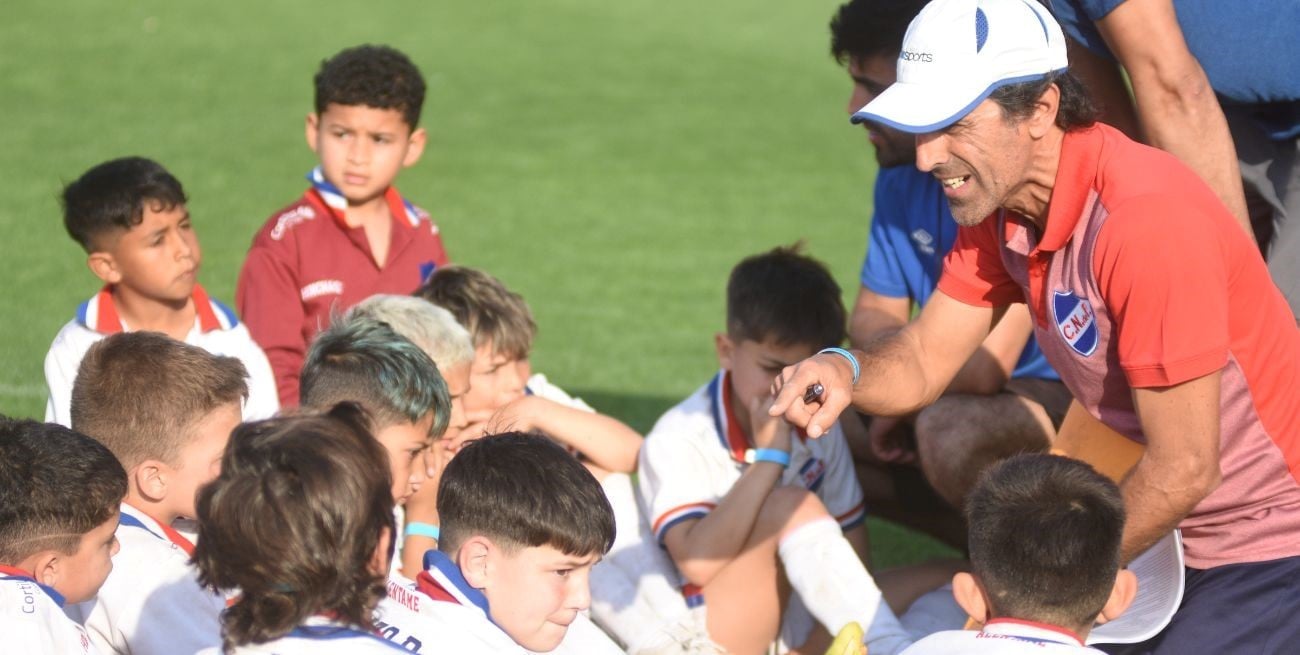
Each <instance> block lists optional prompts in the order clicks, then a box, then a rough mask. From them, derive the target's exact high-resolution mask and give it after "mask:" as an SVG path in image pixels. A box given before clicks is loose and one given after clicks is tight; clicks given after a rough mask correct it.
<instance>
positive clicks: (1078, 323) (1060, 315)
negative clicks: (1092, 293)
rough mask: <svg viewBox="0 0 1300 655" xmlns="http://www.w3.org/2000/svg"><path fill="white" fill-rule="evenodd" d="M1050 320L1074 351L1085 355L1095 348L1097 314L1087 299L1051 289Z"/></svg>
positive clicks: (1068, 292)
mask: <svg viewBox="0 0 1300 655" xmlns="http://www.w3.org/2000/svg"><path fill="white" fill-rule="evenodd" d="M1052 320H1054V321H1056V330H1057V332H1060V333H1061V337H1062V338H1063V339H1065V343H1067V344H1069V346H1070V347H1071V348H1073V349H1074V352H1077V353H1079V354H1080V355H1083V356H1084V357H1087V356H1088V355H1091V354H1092V351H1094V350H1096V349H1097V315H1096V314H1094V313H1093V311H1092V305H1091V304H1090V303H1089V302H1088V301H1087V300H1084V299H1083V298H1080V297H1078V296H1076V295H1074V293H1073V292H1070V291H1053V292H1052Z"/></svg>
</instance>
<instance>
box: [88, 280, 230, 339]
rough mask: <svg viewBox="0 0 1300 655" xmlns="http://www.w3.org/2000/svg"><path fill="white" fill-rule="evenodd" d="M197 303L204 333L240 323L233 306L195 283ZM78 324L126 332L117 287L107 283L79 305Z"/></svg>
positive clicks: (193, 297) (102, 330)
mask: <svg viewBox="0 0 1300 655" xmlns="http://www.w3.org/2000/svg"><path fill="white" fill-rule="evenodd" d="M190 298H191V300H193V302H194V315H195V322H196V323H197V325H198V329H199V331H200V332H204V333H206V332H211V331H213V330H229V329H232V328H234V327H235V326H236V325H239V320H238V319H236V318H235V312H233V311H231V309H230V308H229V307H226V306H225V305H223V304H221V303H219V302H217V301H215V300H212V299H211V298H209V297H208V293H207V292H206V291H204V290H203V287H202V286H201V285H199V284H195V285H194V292H193V293H192V294H190ZM77 323H78V324H79V325H81V326H82V327H85V328H87V329H89V330H94V331H95V332H98V333H100V334H105V335H107V334H117V333H118V332H126V331H128V330H129V329H130V327H129V326H128V325H127V324H126V323H124V322H123V321H122V317H121V315H120V314H118V312H117V303H115V302H114V301H113V286H112V285H110V284H106V285H104V288H102V289H100V290H99V293H97V294H95V296H94V297H93V298H91V299H90V300H87V301H86V302H83V303H81V305H80V306H79V307H77Z"/></svg>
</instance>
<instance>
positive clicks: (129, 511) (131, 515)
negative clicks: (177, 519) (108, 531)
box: [118, 503, 194, 557]
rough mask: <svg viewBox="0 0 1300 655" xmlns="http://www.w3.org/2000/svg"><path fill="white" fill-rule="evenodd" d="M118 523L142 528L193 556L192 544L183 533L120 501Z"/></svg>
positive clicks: (128, 526)
mask: <svg viewBox="0 0 1300 655" xmlns="http://www.w3.org/2000/svg"><path fill="white" fill-rule="evenodd" d="M118 525H120V526H123V527H127V528H137V529H140V530H144V531H145V532H148V533H149V534H151V535H153V536H154V537H157V538H158V539H162V540H163V541H169V542H171V543H172V545H174V546H176V547H177V548H179V549H181V550H182V551H184V552H185V554H186V555H187V556H190V557H193V556H194V544H193V543H192V542H191V541H190V540H189V539H186V538H185V536H184V535H182V534H181V533H179V532H177V531H176V529H175V528H173V527H171V526H170V525H165V524H163V523H162V522H160V521H157V520H155V519H154V518H153V517H151V516H149V515H148V514H145V513H144V512H142V511H140V510H138V509H136V508H134V507H132V506H130V505H127V504H126V503H122V515H121V517H120V518H118Z"/></svg>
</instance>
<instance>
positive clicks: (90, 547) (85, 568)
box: [55, 512, 118, 603]
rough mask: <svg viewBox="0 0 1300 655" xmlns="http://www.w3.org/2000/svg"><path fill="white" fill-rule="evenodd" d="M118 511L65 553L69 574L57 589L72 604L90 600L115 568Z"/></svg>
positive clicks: (65, 565)
mask: <svg viewBox="0 0 1300 655" xmlns="http://www.w3.org/2000/svg"><path fill="white" fill-rule="evenodd" d="M117 522H118V513H117V512H113V516H112V517H110V518H109V519H108V520H107V521H104V522H103V523H101V524H99V526H97V527H96V528H95V529H94V530H91V531H90V532H87V533H86V534H84V535H81V542H80V543H79V544H78V545H77V552H75V553H73V554H72V555H65V556H64V557H66V558H67V559H66V560H65V562H64V567H65V569H64V570H65V571H66V573H67V574H66V575H64V576H63V580H62V581H61V582H60V584H58V585H56V586H55V591H57V592H59V593H60V594H63V597H64V599H65V600H66V601H67V602H69V603H80V602H83V601H87V600H90V599H91V598H94V597H95V594H97V593H99V588H100V587H102V586H103V585H104V581H105V580H107V579H108V574H109V573H111V572H112V571H113V556H114V555H116V554H117V549H118V543H117V536H116V534H117Z"/></svg>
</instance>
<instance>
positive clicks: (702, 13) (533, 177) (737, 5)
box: [0, 0, 951, 564]
mask: <svg viewBox="0 0 1300 655" xmlns="http://www.w3.org/2000/svg"><path fill="white" fill-rule="evenodd" d="M837 4H838V1H837V0H818V1H817V2H797V3H774V4H768V5H764V6H761V7H760V6H757V5H754V4H752V3H745V2H740V1H738V0H714V1H712V2H706V3H686V2H668V3H665V2H648V1H646V0H621V1H619V2H608V1H598V0H551V1H550V2H536V3H526V2H469V1H466V0H443V1H440V2H417V1H413V0H401V1H395V0H384V1H380V2H370V3H330V2H325V3H308V2H300V1H286V2H245V1H242V0H241V1H236V2H224V3H175V2H162V1H160V0H152V1H148V2H113V3H106V2H90V1H87V0H75V1H73V2H63V3H57V4H47V3H37V2H34V1H33V0H17V2H11V3H9V4H8V5H7V11H6V12H5V14H6V18H5V20H4V21H0V116H3V117H4V119H3V123H4V127H3V128H0V179H3V180H4V185H3V188H4V195H3V197H2V198H0V230H2V234H3V250H2V252H3V259H0V267H3V269H2V270H3V271H4V279H5V284H4V291H3V292H0V317H3V318H0V321H2V323H0V325H3V328H2V330H3V337H4V338H3V340H0V411H3V412H4V413H7V414H13V415H19V416H39V415H40V414H41V412H42V411H43V407H44V398H45V388H44V377H43V374H42V369H41V364H42V360H43V357H44V354H45V351H46V349H47V347H48V345H49V342H50V340H51V339H52V338H53V336H54V334H55V332H57V330H58V329H59V326H60V325H62V324H63V323H64V322H66V321H67V320H69V319H70V318H71V317H72V315H73V311H74V309H75V308H76V305H77V304H78V303H79V302H81V301H82V300H84V299H85V298H87V297H89V296H90V295H91V294H92V293H93V292H94V291H95V290H96V288H97V283H96V280H95V278H94V277H93V276H92V275H91V274H90V272H89V271H88V270H87V269H86V267H85V265H84V254H83V253H82V251H81V250H80V248H79V247H78V246H77V245H76V244H74V243H73V242H72V241H71V240H70V239H69V238H68V237H67V235H66V234H65V232H64V231H63V227H62V224H61V220H60V210H59V206H58V202H57V199H56V198H57V194H58V192H59V189H60V188H61V185H62V183H64V182H66V181H68V180H70V179H72V178H74V177H76V176H77V175H79V174H80V173H81V172H82V171H84V170H85V169H86V168H88V167H90V166H91V165H93V164H96V163H98V162H100V161H102V160H105V159H109V158H113V157H118V156H122V155H128V154H139V155H144V156H149V157H152V158H155V159H157V160H159V161H160V162H162V163H163V164H164V165H165V166H167V167H168V168H169V169H171V171H172V172H173V173H174V174H176V175H177V177H179V178H180V179H181V181H182V182H183V183H184V184H185V186H186V190H187V192H188V193H189V195H190V197H191V203H190V209H191V212H192V214H193V216H194V218H195V226H196V228H197V230H198V232H199V236H200V239H201V242H202V245H203V250H204V253H203V254H204V258H203V260H204V261H203V263H204V266H203V271H202V273H201V275H200V279H201V281H202V282H203V284H204V285H205V286H206V287H207V288H208V290H209V291H210V292H211V293H212V294H213V295H214V296H215V297H218V298H221V299H223V300H225V301H227V302H232V301H233V296H234V285H235V279H236V275H237V272H238V270H239V266H240V264H241V262H242V260H243V255H244V252H245V251H246V249H247V247H248V243H249V240H250V239H251V237H252V235H253V233H254V231H255V230H256V229H257V228H258V227H259V226H260V225H261V224H262V222H263V221H265V220H266V218H267V217H268V216H269V215H270V213H271V212H272V211H274V210H275V209H277V208H278V207H280V206H282V205H284V204H286V203H288V202H289V201H291V200H293V199H294V198H295V197H296V196H297V195H298V194H299V193H300V192H301V190H302V189H303V188H304V186H305V182H304V180H303V179H302V175H303V174H304V173H305V172H306V171H307V170H308V169H309V168H310V167H311V166H312V165H313V163H314V160H313V156H312V154H311V152H310V151H309V150H308V149H307V147H306V145H305V144H304V142H303V136H302V135H303V127H302V124H303V116H304V115H305V114H306V113H307V112H308V111H310V109H311V76H312V74H313V73H314V72H315V69H316V67H317V66H318V64H319V62H320V60H321V59H322V58H324V57H327V56H329V55H330V54H332V53H334V52H335V51H337V50H339V49H341V48H343V47H346V46H349V45H355V44H358V43H363V42H382V43H388V44H391V45H394V46H396V47H398V48H400V49H402V50H403V51H405V52H407V53H408V54H409V55H410V56H411V57H412V58H413V59H414V60H415V61H416V62H417V64H418V65H419V66H420V67H421V68H422V70H423V71H424V73H425V75H426V76H427V78H428V81H429V95H428V99H427V100H426V104H425V109H424V117H423V122H424V125H425V126H426V127H427V128H428V130H429V133H430V147H429V148H428V150H426V153H425V156H424V159H423V160H422V161H421V162H420V163H419V164H417V165H416V166H415V167H414V168H412V169H410V170H408V171H407V172H405V173H404V174H403V175H402V177H401V178H399V181H398V183H399V186H400V188H401V189H402V190H403V192H404V193H405V194H406V195H407V196H408V197H411V198H412V199H414V200H415V201H416V202H418V203H419V204H421V205H422V206H424V207H425V208H427V209H429V210H430V211H431V212H432V213H433V215H434V217H435V219H436V220H437V222H438V223H439V225H440V226H441V228H442V231H443V235H444V239H445V241H446V243H447V246H448V249H449V251H450V253H451V256H452V258H453V259H454V260H455V261H457V262H459V263H464V264H469V265H473V266H479V267H483V268H485V269H487V270H489V271H491V272H493V273H495V274H496V275H498V276H499V277H501V278H502V279H503V280H505V281H506V283H507V284H509V285H510V286H512V287H513V288H515V289H516V290H518V291H520V292H522V293H523V294H524V296H525V297H526V298H527V299H528V300H529V302H530V304H531V305H532V308H533V310H534V312H535V313H536V315H537V319H538V322H539V324H540V326H541V334H540V337H539V341H538V343H537V347H536V350H535V354H534V365H535V368H536V369H537V370H540V371H542V372H545V373H547V374H548V375H549V377H550V378H551V379H552V380H554V381H556V382H557V383H559V384H560V385H562V386H564V387H566V388H568V389H569V390H570V391H572V392H575V393H577V394H578V395H581V396H583V397H585V398H586V399H587V400H588V401H589V402H591V403H592V404H593V405H595V406H596V407H597V408H599V409H601V410H602V411H605V412H607V413H610V414H613V415H615V416H619V417H621V418H623V419H625V420H626V421H628V422H629V423H630V424H632V425H633V426H634V427H636V428H638V429H640V430H642V431H645V430H648V429H649V427H650V426H651V425H652V424H653V422H654V419H655V418H656V417H657V416H658V415H659V413H661V412H662V411H663V410H664V409H666V408H667V407H668V406H670V405H671V404H673V403H674V402H676V401H677V400H679V399H680V398H682V397H684V396H685V395H686V394H688V393H690V392H691V391H692V390H693V389H695V388H696V387H697V386H698V385H700V384H702V383H703V382H704V381H705V380H706V379H707V378H708V376H709V375H710V374H711V373H712V372H713V371H714V369H715V368H716V360H715V358H714V355H713V352H712V334H713V332H714V331H716V330H718V329H719V328H720V327H721V324H722V310H723V288H724V285H725V280H726V274H727V271H728V270H729V269H730V267H731V266H732V265H733V264H734V263H735V262H736V261H738V260H739V259H740V258H741V257H743V256H745V255H748V254H751V253H755V252H758V251H761V250H764V249H767V248H770V247H772V246H775V245H778V244H783V243H789V242H792V241H795V240H797V239H804V240H806V242H807V244H808V247H809V249H810V251H811V252H812V253H813V254H814V255H816V256H817V257H819V258H821V259H822V260H824V261H825V262H827V264H828V265H829V266H830V267H831V269H832V270H833V271H834V273H835V275H836V277H837V279H838V280H839V281H840V283H841V285H842V286H843V287H844V289H845V298H846V301H848V300H850V299H851V297H852V294H853V293H854V292H855V291H856V286H857V283H856V274H857V269H858V266H859V264H860V263H861V256H862V250H863V245H864V243H865V236H866V231H867V221H868V217H869V216H870V203H871V193H870V188H871V187H870V181H871V178H872V171H873V167H874V162H873V161H872V159H871V155H870V152H869V149H868V145H867V143H866V140H865V136H864V134H863V133H862V131H861V130H857V129H854V128H852V127H851V126H850V125H849V124H848V122H847V120H846V114H845V109H844V105H845V101H846V99H847V94H848V92H849V87H848V85H847V78H846V77H845V75H844V73H843V72H842V71H841V70H840V69H839V68H838V67H837V66H836V65H835V63H834V62H833V61H832V60H831V59H830V57H829V56H828V54H827V39H828V33H827V27H826V25H827V22H828V20H829V18H830V15H831V12H832V11H833V9H834V8H835V7H836V6H837ZM873 530H874V531H875V532H874V534H875V535H876V538H875V541H876V547H877V551H878V558H879V560H880V561H881V563H883V564H891V563H898V562H902V561H912V560H915V559H919V558H921V557H924V556H927V555H930V554H934V553H949V552H951V551H947V550H944V549H942V548H940V547H938V546H936V545H934V544H933V543H931V542H929V541H927V540H923V539H921V538H917V537H913V536H912V535H910V534H908V533H904V532H901V531H898V530H893V529H890V528H889V527H888V526H882V525H877V524H873Z"/></svg>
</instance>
